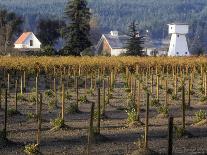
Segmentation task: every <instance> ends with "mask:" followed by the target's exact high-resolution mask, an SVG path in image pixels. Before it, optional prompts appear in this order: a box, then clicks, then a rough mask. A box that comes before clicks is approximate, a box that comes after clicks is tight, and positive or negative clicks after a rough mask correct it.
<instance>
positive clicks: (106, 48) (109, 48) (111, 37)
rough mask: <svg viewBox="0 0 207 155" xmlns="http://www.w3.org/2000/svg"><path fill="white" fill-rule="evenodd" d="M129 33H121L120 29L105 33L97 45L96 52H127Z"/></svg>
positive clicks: (111, 53)
mask: <svg viewBox="0 0 207 155" xmlns="http://www.w3.org/2000/svg"><path fill="white" fill-rule="evenodd" d="M128 38H129V37H128V36H127V35H119V33H118V31H111V32H110V33H109V34H103V35H102V37H101V39H100V41H99V42H98V45H97V47H96V54H103V55H111V56H119V55H120V54H123V53H125V52H126V51H127V50H126V48H125V47H126V43H127V40H128Z"/></svg>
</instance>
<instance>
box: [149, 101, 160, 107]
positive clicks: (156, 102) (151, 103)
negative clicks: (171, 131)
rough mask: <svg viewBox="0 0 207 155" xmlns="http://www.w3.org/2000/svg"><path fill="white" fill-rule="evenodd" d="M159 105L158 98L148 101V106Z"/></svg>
mask: <svg viewBox="0 0 207 155" xmlns="http://www.w3.org/2000/svg"><path fill="white" fill-rule="evenodd" d="M159 105H160V103H159V100H158V99H152V100H151V102H150V106H152V107H158V106H159Z"/></svg>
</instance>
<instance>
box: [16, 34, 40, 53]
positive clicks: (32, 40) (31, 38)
mask: <svg viewBox="0 0 207 155" xmlns="http://www.w3.org/2000/svg"><path fill="white" fill-rule="evenodd" d="M40 46H41V42H40V41H39V40H38V39H37V37H36V36H35V35H34V34H33V33H32V32H24V33H23V34H22V35H21V36H20V37H19V38H18V39H17V41H16V42H15V43H14V48H16V49H25V50H28V49H31V50H35V49H36V50H39V49H40Z"/></svg>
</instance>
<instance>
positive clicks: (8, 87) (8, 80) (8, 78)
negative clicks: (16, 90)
mask: <svg viewBox="0 0 207 155" xmlns="http://www.w3.org/2000/svg"><path fill="white" fill-rule="evenodd" d="M7 91H8V94H9V93H10V74H9V73H8V74H7Z"/></svg>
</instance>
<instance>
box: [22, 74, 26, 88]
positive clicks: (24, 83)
mask: <svg viewBox="0 0 207 155" xmlns="http://www.w3.org/2000/svg"><path fill="white" fill-rule="evenodd" d="M23 79H24V80H23V88H24V92H26V72H25V71H24V73H23Z"/></svg>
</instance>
